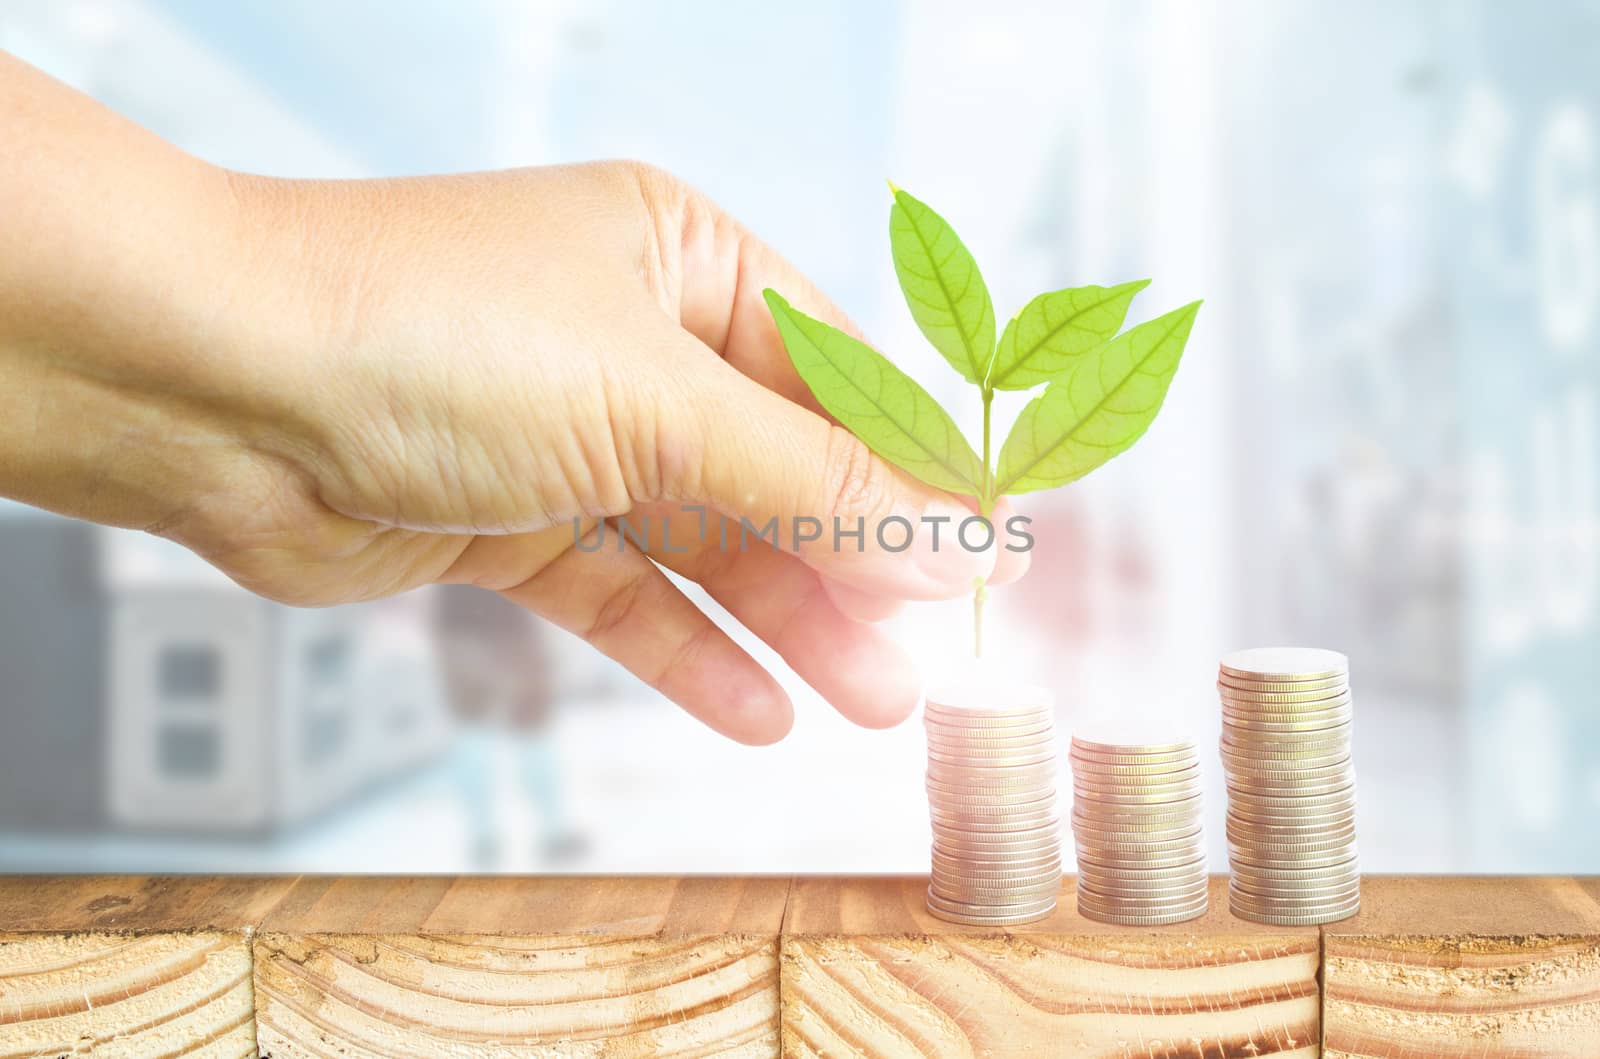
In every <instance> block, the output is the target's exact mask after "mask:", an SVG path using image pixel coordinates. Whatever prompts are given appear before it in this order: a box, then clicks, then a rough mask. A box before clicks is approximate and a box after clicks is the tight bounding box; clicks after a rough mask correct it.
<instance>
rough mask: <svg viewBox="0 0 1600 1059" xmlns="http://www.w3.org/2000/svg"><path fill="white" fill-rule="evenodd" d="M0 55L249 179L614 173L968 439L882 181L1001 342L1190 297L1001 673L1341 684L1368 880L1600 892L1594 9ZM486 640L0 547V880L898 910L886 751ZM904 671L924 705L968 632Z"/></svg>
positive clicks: (167, 19) (450, 20) (253, 28)
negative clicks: (899, 190)
mask: <svg viewBox="0 0 1600 1059" xmlns="http://www.w3.org/2000/svg"><path fill="white" fill-rule="evenodd" d="M0 47H3V48H5V49H7V50H10V51H12V52H14V53H15V54H17V55H19V56H20V57H22V58H23V59H25V60H27V61H30V62H32V63H34V64H36V65H38V66H40V67H42V68H44V69H45V70H47V71H49V72H51V73H53V74H54V75H56V76H57V77H60V78H62V79H63V80H65V81H67V82H69V83H71V84H73V85H75V86H77V87H79V88H81V89H82V90H84V91H86V92H88V93H90V94H92V95H94V96H96V97H97V98H99V99H101V100H103V101H104V102H105V103H107V104H108V105H109V106H111V107H113V108H115V109H117V110H119V111H121V112H123V113H124V114H127V115H128V116H130V117H132V118H133V119H134V120H136V121H138V122H141V123H143V124H145V125H147V126H149V127H150V128H152V129H154V130H155V131H156V132H158V133H159V134H161V135H162V136H165V137H167V138H169V139H171V140H173V141H175V142H176V143H178V144H179V145H181V146H183V147H185V148H186V149H188V150H190V151H192V152H194V153H196V154H199V155H201V156H204V157H206V158H208V159H211V160H213V161H216V162H218V163H222V164H225V165H228V166H232V167H235V168H240V169H246V170H253V171H258V172H264V173H272V174H280V175H306V176H311V175H315V176H350V177H356V176H373V175H386V174H403V173H421V172H437V171H450V170H462V169H480V168H493V167H503V166H515V165H529V164H547V163H554V162H564V161H572V160H581V159H590V158H598V157H618V156H627V157H638V158H643V159H648V160H650V161H653V162H656V163H658V164H661V165H663V166H666V167H668V168H670V169H672V170H674V171H676V172H678V173H679V174H681V175H682V176H684V177H686V178H688V179H689V180H691V181H693V182H695V183H697V184H698V185H700V186H702V187H703V188H705V189H706V190H707V191H709V192H710V193H711V194H712V195H713V196H714V197H715V198H717V199H718V200H719V201H720V202H722V203H723V204H724V205H725V206H726V207H727V208H728V209H729V210H730V211H732V212H733V213H735V214H736V215H738V216H740V217H742V218H744V219H745V220H746V221H747V222H748V223H749V224H750V225H751V226H752V227H753V228H755V230H756V231H758V232H759V233H761V234H762V235H763V236H764V237H765V238H767V239H768V240H769V241H770V242H772V243H773V244H775V245H776V246H778V247H779V248H781V249H782V250H783V251H784V252H785V253H786V254H787V255H788V256H789V257H791V258H792V259H793V260H795V261H796V262H797V263H799V264H800V265H801V266H802V267H803V268H804V269H806V270H807V271H808V272H809V273H810V274H811V275H812V276H813V277H814V278H815V279H816V280H817V281H818V282H819V283H821V285H822V286H823V287H824V289H826V290H828V291H830V292H831V293H832V294H833V295H834V296H835V297H836V298H837V299H838V300H839V301H840V302H841V303H842V304H843V305H845V306H846V307H847V308H848V309H849V310H850V311H851V312H852V313H853V314H854V315H855V316H856V317H857V319H859V320H860V321H862V323H863V325H864V326H865V327H866V328H867V330H868V331H869V333H871V334H872V335H873V336H875V339H876V340H877V342H878V343H879V344H880V345H881V346H883V347H884V348H885V349H886V350H888V351H889V352H890V353H891V355H893V356H894V357H895V358H896V359H897V360H899V362H900V363H902V364H903V365H905V366H906V367H907V368H908V370H910V371H911V372H912V373H913V374H914V375H917V376H918V377H919V378H921V379H922V380H923V381H924V382H925V383H926V384H927V385H929V386H930V388H931V389H933V390H934V391H935V393H936V394H937V395H939V396H940V397H941V398H944V399H948V400H949V401H951V402H953V403H959V402H961V401H962V400H963V398H964V397H965V395H964V394H963V393H962V391H961V390H960V389H959V388H956V387H952V386H951V385H950V384H949V381H948V380H947V379H946V378H945V372H944V369H943V367H942V364H941V363H939V362H938V358H937V357H936V356H935V355H934V354H932V353H931V351H929V350H928V348H927V347H926V345H925V343H923V341H922V340H921V338H920V336H919V335H918V334H917V333H916V330H915V328H914V326H913V325H912V324H911V322H910V319H909V316H908V314H907V313H906V312H905V309H904V305H903V303H902V302H901V300H900V297H899V295H898V292H897V290H896V288H895V285H894V278H893V271H892V268H891V266H890V263H889V258H888V250H887V240H886V238H885V234H886V227H887V224H886V214H887V208H888V207H887V197H886V194H885V192H884V190H883V178H884V177H885V176H891V177H893V178H894V179H895V180H896V181H897V182H899V183H900V184H902V185H904V186H905V187H907V188H910V189H912V190H913V191H915V192H916V193H917V194H918V195H919V196H921V197H923V198H925V199H926V200H928V201H929V202H931V203H933V204H934V205H935V206H936V207H937V208H938V209H939V210H940V211H941V212H943V213H944V214H945V215H946V216H947V217H949V218H950V219H951V220H952V222H953V223H954V224H955V225H956V226H957V228H958V229H959V230H960V231H961V233H962V234H963V236H964V238H965V240H966V241H967V243H968V244H969V245H970V246H971V247H972V248H973V250H974V252H975V253H976V255H977V257H978V260H979V261H980V263H982V264H983V265H984V267H985V270H986V273H987V277H988V280H989V284H990V286H991V289H992V290H993V291H994V294H995V298H996V302H997V307H998V309H999V312H1000V313H1001V314H1009V313H1010V312H1011V311H1012V310H1013V309H1014V308H1015V307H1017V306H1019V305H1021V304H1022V303H1023V301H1024V300H1025V299H1026V298H1028V297H1030V296H1031V295H1033V294H1034V293H1037V292H1038V291H1040V290H1043V289H1047V288H1051V287H1057V286H1067V285H1073V284H1078V283H1086V282H1100V283H1112V282H1119V281H1122V280H1127V279H1132V278H1138V277H1144V276H1153V277H1155V280H1156V282H1155V283H1154V285H1153V286H1152V287H1151V288H1150V289H1149V290H1148V291H1147V292H1146V293H1145V294H1143V295H1142V296H1141V298H1140V300H1139V301H1138V302H1136V303H1135V307H1134V311H1133V316H1132V318H1131V319H1133V320H1137V319H1143V318H1146V317H1148V316H1150V315H1154V314H1156V313H1157V312H1159V311H1163V310H1165V309H1168V308H1171V307H1174V306H1176V305H1178V304H1181V303H1183V302H1186V301H1189V300H1191V299H1193V298H1195V297H1205V298H1206V299H1207V303H1206V307H1205V309H1204V311H1203V312H1202V315H1201V318H1200V323H1199V326H1198V327H1197V329H1196V332H1195V337H1194V340H1193V341H1192V343H1191V345H1190V351H1189V353H1188V355H1187V358H1186V362H1185V364H1184V366H1183V369H1182V370H1181V371H1180V373H1179V376H1178V379H1177V381H1176V383H1175V385H1174V387H1173V390H1172V393H1171V397H1170V398H1169V401H1168V404H1167V409H1166V411H1165V412H1164V413H1163V415H1162V417H1161V419H1160V421H1159V422H1158V423H1157V424H1156V426H1155V427H1154V429H1153V430H1152V431H1151V433H1150V435H1149V437H1148V438H1147V439H1146V440H1145V441H1144V442H1143V443H1142V444H1141V445H1140V446H1139V447H1138V448H1137V449H1135V450H1134V451H1133V452H1132V453H1130V454H1129V455H1127V456H1126V457H1123V458H1121V459H1119V460H1117V461H1116V462H1114V463H1113V464H1111V465H1110V466H1109V467H1108V468H1107V469H1105V470H1104V471H1102V472H1100V473H1098V474H1097V475H1095V476H1094V477H1093V478H1092V479H1090V480H1087V481H1085V482H1083V483H1080V484H1078V485H1076V486H1074V487H1071V488H1068V489H1066V490H1063V491H1061V492H1059V493H1056V494H1053V495H1049V496H1045V497H1035V498H1032V499H1031V500H1029V501H1027V502H1024V503H1023V504H1022V505H1021V506H1022V508H1023V510H1024V511H1025V512H1027V513H1029V514H1031V515H1033V516H1034V517H1035V519H1036V525H1035V529H1036V532H1037V536H1038V542H1039V543H1038V547H1037V549H1036V552H1035V556H1034V558H1035V564H1034V565H1035V568H1034V571H1033V573H1032V574H1031V575H1030V576H1029V578H1028V579H1027V580H1026V581H1025V582H1023V583H1022V584H1020V585H1017V586H1014V587H1010V588H1005V589H1002V590H997V591H996V592H995V593H994V602H993V606H992V608H991V610H992V612H993V614H994V618H993V620H994V622H995V623H996V625H997V626H998V628H1000V629H1001V630H1002V635H999V636H996V637H994V639H996V640H1000V641H1002V642H1005V643H1007V644H1008V645H1009V647H1010V649H1011V652H1012V654H1013V656H1014V657H1015V658H1016V659H1017V665H1018V666H1019V671H1022V672H1026V673H1029V674H1030V675H1032V676H1036V677H1037V678H1038V679H1039V680H1041V681H1043V682H1047V683H1048V684H1049V685H1050V686H1051V687H1052V688H1053V689H1054V690H1055V692H1056V694H1057V697H1058V700H1059V703H1060V713H1059V716H1060V720H1061V723H1062V725H1063V728H1064V729H1074V728H1080V727H1082V728H1086V729H1087V728H1095V729H1101V728H1115V727H1116V726H1118V725H1119V724H1123V723H1127V722H1143V723H1144V724H1145V725H1146V726H1147V727H1150V726H1153V727H1167V728H1183V729H1187V730H1188V731H1191V732H1193V733H1194V734H1196V735H1198V736H1199V737H1201V738H1204V739H1211V738H1214V736H1215V734H1216V730H1217V721H1216V713H1217V710H1216V705H1215V695H1214V691H1213V688H1212V679H1213V674H1214V671H1215V664H1216V659H1217V657H1218V655H1219V654H1220V653H1221V652H1222V651H1224V650H1226V649H1228V648H1231V647H1235V646H1241V645H1250V644H1262V643H1279V642H1305V643H1311V644H1317V645H1324V646H1330V647H1337V648H1340V649H1343V650H1345V651H1347V652H1348V653H1349V654H1350V656H1351V659H1352V666H1353V671H1354V680H1355V684H1356V689H1357V699H1358V701H1357V748H1356V754H1357V767H1358V771H1359V776H1360V797H1361V805H1362V810H1361V811H1362V819H1361V834H1362V845H1363V854H1364V862H1365V866H1367V867H1368V868H1370V869H1373V870H1390V871H1400V870H1405V871H1410V870H1419V871H1535V870H1550V871H1555V870H1562V871H1579V870H1581V871H1597V870H1600V828H1597V827H1596V826H1595V825H1594V821H1595V820H1596V819H1600V704H1597V702H1596V691H1595V689H1596V688H1600V652H1597V651H1596V650H1595V644H1596V642H1597V641H1596V635H1597V632H1600V623H1597V615H1596V593H1597V591H1600V552H1597V545H1600V537H1597V523H1596V518H1597V491H1600V464H1597V461H1600V424H1597V414H1600V413H1597V408H1596V387H1597V383H1600V379H1597V374H1600V372H1597V367H1600V358H1597V357H1596V355H1595V354H1596V352H1597V350H1600V207H1597V203H1600V144H1597V122H1600V65H1597V64H1596V63H1595V62H1594V56H1595V55H1596V54H1600V0H1563V2H1556V0H1552V2H1549V3H1540V4H1533V5H1508V4H1497V3H1493V2H1490V0H1460V2H1449V0H1401V2H1383V3H1379V2H1377V0H1356V2H1347V3H1342V4H1334V3H1303V4H1280V3H1276V2H1272V0H1236V2H1228V3H1222V2H1217V3H1212V4H1208V3H1193V2H1189V0H1150V2H1141V3H1119V2H1113V0H1104V2H1092V3H1091V2H1081V3H1080V2H1074V3H1043V2H1035V3H1026V2H1000V3H992V4H983V5H973V4H966V3H959V2H953V0H942V2H928V3H913V2H909V0H906V2H902V3H856V2H846V0H828V2H821V3H813V4H806V5H759V4H740V3H736V2H733V0H720V2H695V3H685V4H670V5H668V4H652V3H645V2H622V0H600V2H591V0H542V2H535V0H528V2H522V0H505V2H503V3H496V2H491V0H463V2H458V3H452V4H434V3H421V2H415V3H397V2H386V3H378V2H376V0H372V2H358V3H346V4H331V5H330V4H321V3H316V2H313V0H241V2H238V3H232V4H211V3H207V2H204V0H10V2H9V3H7V4H5V5H4V6H3V7H0ZM967 403H970V402H967ZM1014 409H1015V405H1014V404H1011V405H1006V406H1004V407H1003V408H1002V409H1001V412H1000V421H1001V422H1004V421H1005V420H1006V417H1007V416H1008V415H1009V414H1010V412H1012V411H1014ZM970 411H971V410H969V413H970ZM967 425H968V426H975V425H976V424H975V423H974V422H972V421H971V420H970V418H969V421H968V424H967ZM496 602H497V601H495V600H493V599H476V598H472V597H470V596H463V595H461V594H460V593H457V592H451V593H449V594H448V595H447V594H444V593H440V592H431V593H429V592H424V593H416V594H413V595H412V596H410V597H405V598H401V599H396V600H391V601H385V602H382V603H377V604H371V605H366V606H362V607H354V608H340V609H335V610H332V611H321V612H306V611H294V610H290V609H286V608H282V607H278V606H275V605H272V604H268V603H264V602H261V601H259V600H255V599H253V598H252V597H249V596H248V595H246V594H245V593H243V592H242V591H241V590H239V589H237V588H235V587H233V586H232V585H231V584H230V583H228V582H226V581H225V580H224V579H222V578H221V577H220V576H219V575H216V574H215V573H213V572H212V571H210V570H209V569H208V568H206V567H205V566H203V564H200V563H198V562H197V561H196V560H193V559H192V558H190V557H188V556H186V555H185V554H183V553H181V552H179V551H176V550H174V549H172V548H170V547H168V546H166V545H164V544H163V543H162V542H159V541H154V540H151V539H147V538H143V537H141V536H139V535H136V534H129V533H122V532H114V531H105V530H100V529H95V528H91V527H86V526H82V525H80V524H75V523H70V522H67V521H65V520H60V519H55V518H52V517H49V516H45V515H42V514H39V513H37V512H32V511H29V510H27V509H23V508H20V507H17V506H14V505H13V506H11V507H7V508H3V509H0V870H101V869H108V870H197V871H256V870H273V871H298V870H306V871H347V872H352V871H435V870H436V871H462V870H519V871H520V870H569V869H570V870H583V871H683V872H688V871H695V872H706V871H752V872H754V871H772V872H795V871H817V872H822V871H858V872H864V871H917V870H922V869H923V868H924V867H925V865H926V857H927V840H928V829H927V822H926V808H925V802H924V797H923V794H922V746H921V732H920V726H919V725H918V724H917V723H915V722H914V721H913V722H912V723H908V724H907V725H904V726H902V727H901V728H899V729H896V730H893V731H889V732H869V731H863V730H858V729H855V728H852V727H851V726H849V725H848V724H846V723H844V722H842V721H840V720H839V719H838V718H837V717H836V716H834V715H833V714H832V713H831V711H830V710H829V709H828V708H827V707H826V706H825V705H824V704H823V703H821V702H820V701H819V700H818V699H817V698H816V697H815V695H813V694H811V693H810V692H808V691H807V690H806V689H805V688H804V687H803V686H801V685H799V684H798V683H797V682H796V681H795V680H794V679H793V678H792V677H786V680H787V683H788V684H789V685H790V686H791V688H792V689H793V690H794V692H795V694H796V697H797V706H798V721H797V724H796V727H795V731H794V733H793V735H792V736H791V737H790V738H789V739H788V740H786V741H785V742H784V743H782V744H780V745H778V746H775V747H770V748H762V749H750V748H744V747H739V746H735V745H733V744H731V743H728V742H725V741H723V740H721V739H720V738H719V737H717V736H715V735H713V734H712V733H710V732H709V731H708V730H706V729H704V728H702V727H700V726H699V725H698V724H697V723H696V722H694V721H692V720H690V719H688V718H687V717H685V716H683V715H681V714H680V713H678V712H677V711H675V710H674V709H673V708H672V707H671V706H669V705H668V704H666V703H665V702H664V701H662V700H660V699H658V698H657V697H655V696H654V695H652V694H651V693H649V692H648V691H646V690H645V689H643V688H642V687H641V686H640V685H639V684H638V683H637V682H635V681H634V680H633V679H632V678H631V677H629V676H627V674H625V673H621V672H620V671H618V670H617V669H616V668H615V667H613V666H611V665H610V664H608V663H606V662H605V661H604V660H603V659H601V658H599V657H598V656H597V655H595V654H594V653H593V652H592V651H590V649H589V648H587V647H586V646H585V645H583V644H581V643H579V642H577V641H576V640H573V639H571V638H569V637H567V636H566V635H565V634H562V633H560V632H557V631H554V630H551V629H548V628H542V627H540V626H538V625H537V624H536V623H533V622H531V621H527V620H523V619H522V618H521V617H520V616H519V614H518V613H517V612H515V611H512V610H510V609H509V608H502V607H497V606H496V605H495V604H496ZM896 627H897V629H898V630H899V634H900V635H901V636H902V637H903V638H904V641H905V642H906V643H907V644H908V645H909V646H911V648H912V650H913V651H914V652H916V653H917V654H918V655H919V656H920V657H922V658H923V659H924V660H925V661H926V662H927V663H928V666H929V669H930V671H932V670H934V669H936V668H937V666H938V664H939V661H940V660H941V659H943V658H947V657H950V656H952V655H957V654H959V653H960V651H961V650H962V645H963V644H964V643H965V642H966V639H967V637H968V635H969V630H968V625H967V609H966V607H965V605H964V604H959V603H958V604H953V605H951V606H949V607H943V606H940V607H922V608H917V609H916V610H914V611H913V612H912V613H911V614H910V615H908V616H907V617H905V618H903V619H900V620H899V621H898V624H897V626H896ZM760 656H761V657H764V658H769V659H770V657H771V656H770V654H768V653H766V652H760ZM1211 773H1212V774H1211V777H1210V779H1211V781H1212V787H1211V794H1212V797H1211V799H1210V801H1211V813H1212V820H1213V823H1214V824H1216V825H1220V813H1221V807H1222V799H1221V796H1220V795H1221V785H1220V775H1219V770H1218V769H1217V768H1216V766H1215V763H1214V762H1213V763H1212V765H1211ZM1220 830H1221V829H1220V826H1216V827H1214V834H1216V835H1220ZM1213 845H1214V846H1217V847H1220V846H1221V845H1222V844H1221V842H1220V841H1215V842H1213ZM1213 852H1214V854H1215V855H1216V856H1217V858H1218V863H1219V865H1220V863H1221V856H1222V852H1223V851H1222V850H1221V849H1220V848H1217V849H1215V850H1214V851H1213Z"/></svg>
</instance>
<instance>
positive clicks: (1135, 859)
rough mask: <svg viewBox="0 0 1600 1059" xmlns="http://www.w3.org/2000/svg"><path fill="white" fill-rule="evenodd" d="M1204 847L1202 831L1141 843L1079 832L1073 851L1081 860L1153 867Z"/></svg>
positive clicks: (1175, 861) (1187, 857)
mask: <svg viewBox="0 0 1600 1059" xmlns="http://www.w3.org/2000/svg"><path fill="white" fill-rule="evenodd" d="M1203 848H1204V844H1203V840H1202V838H1201V836H1199V835H1196V836H1195V837H1193V838H1186V839H1182V840H1180V841H1176V842H1155V843H1140V844H1137V845H1135V844H1131V843H1121V844H1118V843H1114V842H1097V841H1096V840H1094V839H1093V838H1089V837H1085V836H1082V835H1078V836H1075V841H1074V843H1073V851H1074V852H1075V853H1076V854H1077V858H1078V861H1079V863H1096V864H1105V865H1112V864H1143V865H1148V866H1150V867H1165V866H1167V865H1169V864H1182V863H1185V862H1186V861H1188V860H1190V859H1192V858H1193V857H1194V856H1195V855H1196V854H1197V853H1198V852H1199V851H1200V850H1202V849H1203Z"/></svg>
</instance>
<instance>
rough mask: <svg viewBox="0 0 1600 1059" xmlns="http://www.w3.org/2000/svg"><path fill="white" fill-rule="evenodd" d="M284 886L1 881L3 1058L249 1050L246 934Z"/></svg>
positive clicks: (273, 882) (229, 881)
mask: <svg viewBox="0 0 1600 1059" xmlns="http://www.w3.org/2000/svg"><path fill="white" fill-rule="evenodd" d="M288 889H289V881H288V880H282V879H245V878H226V879H217V878H192V879H191V878H146V877H126V876H122V877H110V878H92V877H85V878H69V879H60V878H38V877H32V876H0V1057H6V1059H12V1057H21V1056H27V1057H30V1059H31V1057H34V1056H58V1055H68V1054H72V1055H76V1054H88V1053H92V1054H93V1055H95V1056H97V1057H122V1056H127V1057H130V1059H134V1057H137V1059H146V1057H152V1056H168V1055H185V1056H204V1057H219V1059H220V1057H224V1056H226V1057H232V1059H237V1057H240V1056H250V1055H254V1054H255V1050H256V1039H255V1022H254V1005H253V1004H252V1000H251V982H250V975H251V961H250V943H249V939H248V931H249V928H250V927H251V926H253V925H254V924H255V922H257V921H258V920H259V919H260V917H261V916H263V915H264V914H265V913H266V911H267V909H269V908H271V907H272V905H273V904H274V903H276V901H277V900H278V899H279V898H280V897H282V896H283V894H284V893H285V892H287V890H288Z"/></svg>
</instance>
